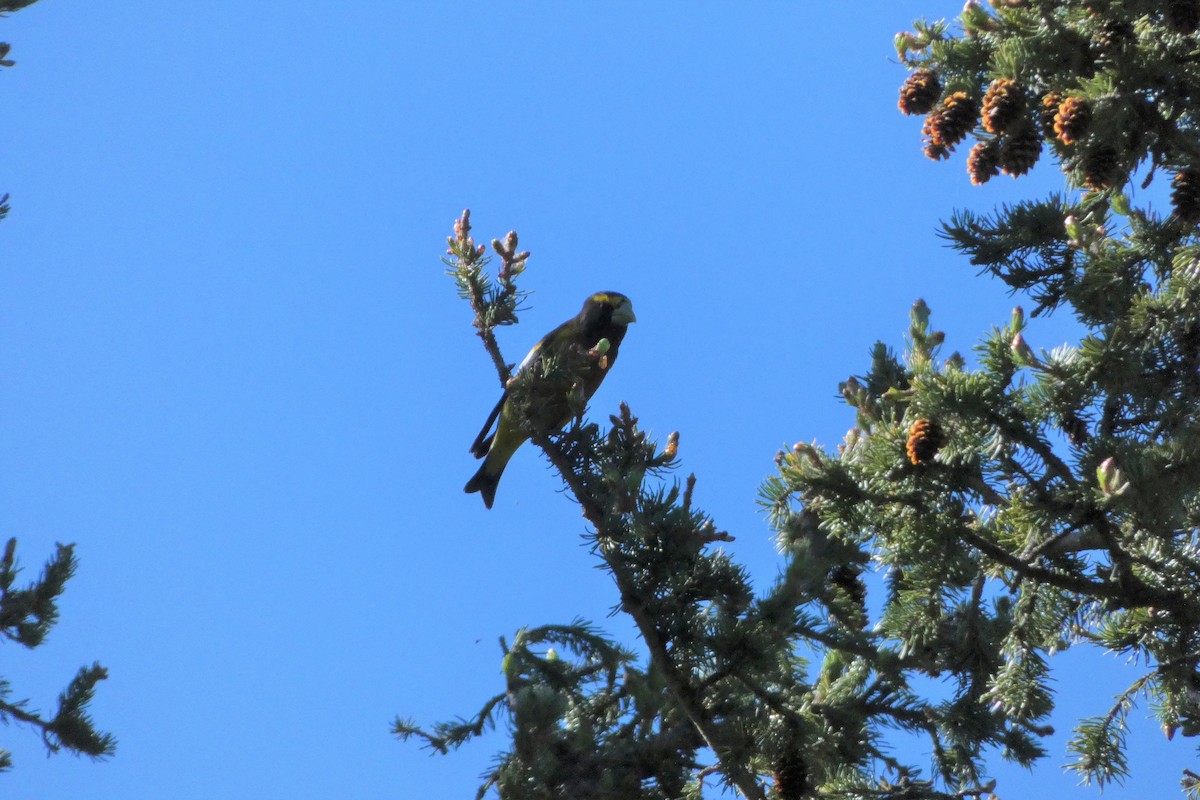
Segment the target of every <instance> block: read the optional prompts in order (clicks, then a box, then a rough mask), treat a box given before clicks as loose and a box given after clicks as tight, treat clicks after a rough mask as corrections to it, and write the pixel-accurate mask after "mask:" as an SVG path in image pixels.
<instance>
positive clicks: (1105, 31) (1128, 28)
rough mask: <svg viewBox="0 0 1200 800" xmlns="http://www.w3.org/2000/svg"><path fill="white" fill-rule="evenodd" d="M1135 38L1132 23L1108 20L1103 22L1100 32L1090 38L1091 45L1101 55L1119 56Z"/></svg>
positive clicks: (1122, 20)
mask: <svg viewBox="0 0 1200 800" xmlns="http://www.w3.org/2000/svg"><path fill="white" fill-rule="evenodd" d="M1136 36H1137V33H1136V31H1134V29H1133V23H1131V22H1129V20H1124V19H1109V20H1105V21H1104V24H1103V25H1101V26H1100V30H1098V31H1096V33H1095V35H1094V36H1092V43H1093V44H1094V45H1095V46H1096V49H1097V50H1099V51H1100V52H1101V53H1104V54H1119V53H1120V52H1121V51H1122V50H1124V49H1125V47H1126V45H1128V44H1130V43H1131V42H1133V40H1134V38H1136Z"/></svg>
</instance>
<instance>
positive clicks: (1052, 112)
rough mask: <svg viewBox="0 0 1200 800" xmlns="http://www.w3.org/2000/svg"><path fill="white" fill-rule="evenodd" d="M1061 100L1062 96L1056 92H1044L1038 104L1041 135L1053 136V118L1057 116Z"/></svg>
mask: <svg viewBox="0 0 1200 800" xmlns="http://www.w3.org/2000/svg"><path fill="white" fill-rule="evenodd" d="M1062 101H1063V96H1062V95H1061V94H1059V93H1058V92H1046V93H1045V94H1044V95H1042V100H1041V102H1040V103H1039V104H1038V108H1037V111H1038V122H1040V123H1042V135H1043V136H1045V137H1046V138H1047V139H1053V138H1054V137H1055V133H1054V118H1055V117H1056V116H1058V106H1059V104H1061V103H1062Z"/></svg>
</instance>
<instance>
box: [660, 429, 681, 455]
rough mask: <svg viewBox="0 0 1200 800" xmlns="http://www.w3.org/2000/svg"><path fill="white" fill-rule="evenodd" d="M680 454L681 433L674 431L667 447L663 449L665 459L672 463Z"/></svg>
mask: <svg viewBox="0 0 1200 800" xmlns="http://www.w3.org/2000/svg"><path fill="white" fill-rule="evenodd" d="M678 453H679V432H678V431H673V432H672V433H671V434H669V435H668V436H667V446H666V447H664V448H663V457H664V458H666V459H667V460H668V461H671V460H673V459H674V458H675V456H676V455H677V454H678Z"/></svg>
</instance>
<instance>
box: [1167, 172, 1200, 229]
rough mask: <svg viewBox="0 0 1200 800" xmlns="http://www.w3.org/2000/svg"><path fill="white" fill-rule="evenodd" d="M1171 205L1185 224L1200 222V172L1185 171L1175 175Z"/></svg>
mask: <svg viewBox="0 0 1200 800" xmlns="http://www.w3.org/2000/svg"><path fill="white" fill-rule="evenodd" d="M1171 205H1172V206H1174V207H1175V216H1176V217H1178V218H1179V220H1180V221H1182V222H1183V223H1185V224H1187V225H1195V224H1196V223H1198V222H1200V170H1194V169H1185V170H1182V171H1180V172H1179V173H1177V174H1176V175H1175V178H1174V180H1172V181H1171Z"/></svg>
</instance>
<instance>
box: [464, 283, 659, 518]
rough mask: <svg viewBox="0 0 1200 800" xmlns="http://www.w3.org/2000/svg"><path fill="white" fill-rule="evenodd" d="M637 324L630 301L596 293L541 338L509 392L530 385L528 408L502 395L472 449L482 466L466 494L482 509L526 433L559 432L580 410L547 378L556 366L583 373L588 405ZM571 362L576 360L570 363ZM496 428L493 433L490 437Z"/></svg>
mask: <svg viewBox="0 0 1200 800" xmlns="http://www.w3.org/2000/svg"><path fill="white" fill-rule="evenodd" d="M636 321H637V317H635V316H634V314H633V303H632V302H631V301H630V299H629V298H628V297H626V296H625V295H623V294H621V293H620V292H596V293H595V294H593V295H591V296H590V297H588V299H587V300H585V301H584V302H583V308H582V309H580V311H579V313H578V314H577V315H576V316H574V317H572V318H571V319H569V320H567V321H566V322H564V323H563V324H561V325H559V326H558V327H557V328H555V329H554V330H552V331H550V332H549V333H548V334H546V335H545V336H543V337H542V338H541V340H540V341H538V343H537V344H535V345H534V346H533V349H532V350H530V351H529V355H527V356H525V360H523V361H522V362H521V364H520V366H518V367H517V371H516V373H514V375H513V378H512V380H511V381H509V387H512V386H513V382H514V381H523V382H526V383H527V385H528V390H527V391H528V395H529V400H528V402H524V403H522V404H518V403H516V402H513V398H512V394H511V393H510V392H509V389H508V388H506V389H505V390H504V392H503V394H501V395H500V402H498V403H496V407H495V408H494V409H492V413H491V414H489V415H488V418H487V422H485V423H484V425H483V430H481V431H480V432H479V435H478V436H476V437H475V441H474V442H473V443H472V444H471V455H473V456H475V457H476V458H482V459H483V464H482V465H480V467H479V471H478V472H476V473H475V475H474V477H472V478H471V480H469V481H467V485H466V486H465V487H463V491H465V492H467V493H468V494H471V493H473V492H479V494H480V495H482V497H483V504H484V505H485V506H486V507H488V508H491V507H492V503H493V502H494V501H495V499H496V487H497V485H499V483H500V476H501V475H503V474H504V468H505V467H506V466H507V465H508V460H509V459H510V458H512V456H513V453H515V452H517V448H519V447H520V446H521V445H522V444H524V442H525V440H526V439H528V438H529V433H528V430H527V427H528V426H532V427H534V428H535V429H542V430H558V429H559V428H561V427H563V426H564V425H566V424H567V422H569V421H570V419H571V417H572V415H573V414H574V413H575V411H577V410H578V409H579V407H580V405H579V403H578V402H575V403H572V398H571V393H572V390H571V387H570V385H569V384H568V383H567V382H566V381H564V380H562V379H561V378H559V380H557V381H553V380H552V379H550V378H549V377H548V372H550V373H552V372H553V367H554V365H555V364H559V363H564V362H565V363H566V364H567V365H568V366H571V367H575V366H577V367H578V370H579V372H580V374H579V375H578V376H577V378H578V381H579V387H578V388H579V389H582V394H583V402H585V403H586V402H587V401H588V400H589V399H591V396H592V395H593V394H595V393H596V389H598V388H600V384H601V382H602V381H603V380H604V376H605V375H607V374H608V371H609V370H610V369H612V365H613V364H614V363H615V362H616V360H617V352H618V351H619V350H620V349H621V341H622V340H623V339H624V338H625V331H626V329H627V328H628V326H629V324H630V323H632V322H636ZM602 340H607V342H608V349H607V350H606V351H604V352H603V353H601V352H600V351H601V350H602V349H603V345H602V344H601V342H602ZM598 345H599V346H598ZM582 356H586V360H582V359H581V357H582ZM572 357H574V358H575V359H577V360H576V361H572V360H571V359H572ZM518 405H523V406H524V407H523V408H520V407H518ZM493 423H495V425H496V430H495V433H489V432H490V431H491V429H492V425H493Z"/></svg>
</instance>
